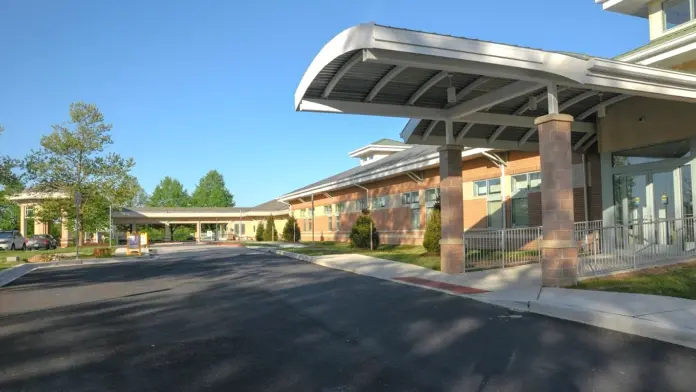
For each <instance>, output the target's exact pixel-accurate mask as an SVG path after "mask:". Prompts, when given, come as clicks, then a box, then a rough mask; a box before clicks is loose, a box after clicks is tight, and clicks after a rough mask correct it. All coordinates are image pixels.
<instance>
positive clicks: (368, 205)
mask: <svg viewBox="0 0 696 392" xmlns="http://www.w3.org/2000/svg"><path fill="white" fill-rule="evenodd" d="M355 186H356V187H358V188H361V189H364V190H365V204H366V205H367V210H368V211H372V208H371V207H372V206H371V204H372V203H370V190H369V189H367V188H365V187H364V186H362V185H358V184H355ZM372 230H373V228H372V213H370V250H371V251H372V250H374V249H372Z"/></svg>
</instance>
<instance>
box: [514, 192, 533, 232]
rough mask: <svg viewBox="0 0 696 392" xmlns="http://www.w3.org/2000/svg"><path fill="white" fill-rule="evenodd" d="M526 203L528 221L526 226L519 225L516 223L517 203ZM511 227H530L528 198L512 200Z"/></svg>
mask: <svg viewBox="0 0 696 392" xmlns="http://www.w3.org/2000/svg"><path fill="white" fill-rule="evenodd" d="M523 200H524V202H525V203H526V204H527V221H526V223H525V224H519V223H516V222H515V201H517V202H518V203H519V202H522V201H523ZM510 225H511V226H512V227H529V198H528V197H517V198H513V199H512V200H510Z"/></svg>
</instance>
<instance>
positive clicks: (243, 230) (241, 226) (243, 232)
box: [239, 223, 246, 235]
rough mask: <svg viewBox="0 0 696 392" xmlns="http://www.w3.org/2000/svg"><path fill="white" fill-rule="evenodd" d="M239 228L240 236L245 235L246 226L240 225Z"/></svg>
mask: <svg viewBox="0 0 696 392" xmlns="http://www.w3.org/2000/svg"><path fill="white" fill-rule="evenodd" d="M239 227H240V228H241V229H242V232H241V234H242V235H245V234H246V233H245V229H246V225H245V224H244V223H241V224H240V225H239Z"/></svg>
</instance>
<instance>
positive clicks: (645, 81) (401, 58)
mask: <svg viewBox="0 0 696 392" xmlns="http://www.w3.org/2000/svg"><path fill="white" fill-rule="evenodd" d="M634 96H641V97H649V98H657V99H662V100H672V101H685V102H694V101H696V75H691V74H686V73H681V72H675V71H669V70H662V69H656V68H651V67H646V66H640V65H635V64H630V63H624V62H619V61H613V60H608V59H603V58H596V57H590V56H585V55H581V54H575V53H567V52H551V51H543V50H538V49H531V48H524V47H519V46H513V45H506V44H499V43H493V42H486V41H479V40H472V39H467V38H459V37H452V36H446V35H439V34H432V33H425V32H420V31H412V30H405V29H399V28H393V27H387V26H380V25H376V24H361V25H357V26H354V27H351V28H349V29H347V30H345V31H343V32H342V33H340V34H339V35H337V36H336V37H335V38H333V39H332V40H331V41H330V42H329V43H328V44H326V46H324V48H322V50H321V51H320V52H319V54H318V55H317V56H316V57H315V59H314V61H312V63H311V65H310V66H309V68H308V69H307V71H306V72H305V74H304V76H303V78H302V80H301V82H300V85H299V87H298V88H297V91H296V92H295V110H297V111H309V112H331V113H348V114H364V115H377V116H390V117H404V118H411V121H409V123H408V124H407V126H406V127H405V128H404V130H403V131H402V133H401V136H402V138H403V139H404V141H405V142H406V143H410V144H431V145H443V144H460V145H465V146H467V147H480V148H495V149H515V150H537V149H538V136H537V128H536V127H535V125H534V119H535V118H537V117H539V116H543V115H546V114H548V113H565V114H569V115H572V116H573V117H574V120H575V121H574V122H573V123H572V125H571V142H572V146H573V148H574V149H575V150H579V149H586V148H587V147H589V146H590V145H592V144H593V143H594V142H595V141H596V131H597V130H596V127H595V123H596V121H595V119H596V117H597V115H598V113H599V115H600V116H603V115H604V113H605V112H606V110H607V109H606V108H607V107H609V106H610V105H612V104H615V103H617V102H620V101H622V100H626V99H627V98H631V97H634ZM448 128H449V129H448ZM448 136H449V137H448Z"/></svg>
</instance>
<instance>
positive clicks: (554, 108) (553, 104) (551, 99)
mask: <svg viewBox="0 0 696 392" xmlns="http://www.w3.org/2000/svg"><path fill="white" fill-rule="evenodd" d="M546 95H547V96H548V98H547V100H548V104H549V114H557V113H558V85H557V84H556V83H554V82H549V85H548V87H547V88H546Z"/></svg>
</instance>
